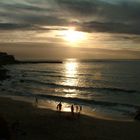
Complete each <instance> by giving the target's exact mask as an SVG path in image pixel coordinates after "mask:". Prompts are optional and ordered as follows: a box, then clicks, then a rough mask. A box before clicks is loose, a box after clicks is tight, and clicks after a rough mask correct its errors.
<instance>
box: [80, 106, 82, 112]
mask: <svg viewBox="0 0 140 140" xmlns="http://www.w3.org/2000/svg"><path fill="white" fill-rule="evenodd" d="M81 111H82V106H81V105H80V109H79V113H80V112H81Z"/></svg>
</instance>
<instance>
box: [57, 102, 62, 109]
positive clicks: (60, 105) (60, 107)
mask: <svg viewBox="0 0 140 140" xmlns="http://www.w3.org/2000/svg"><path fill="white" fill-rule="evenodd" d="M56 108H57V110H58V111H61V109H62V104H61V102H60V103H59V104H58V105H57V107H56Z"/></svg>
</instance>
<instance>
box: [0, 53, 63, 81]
mask: <svg viewBox="0 0 140 140" xmlns="http://www.w3.org/2000/svg"><path fill="white" fill-rule="evenodd" d="M37 63H52V64H54V63H63V62H62V61H53V60H52V61H51V60H50V61H43V60H42V61H20V60H16V59H15V57H14V56H13V55H9V54H7V53H6V52H0V81H3V80H5V79H7V78H9V76H8V74H7V72H8V70H7V69H5V68H4V67H3V66H4V65H9V64H37Z"/></svg>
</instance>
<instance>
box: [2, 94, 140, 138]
mask: <svg viewBox="0 0 140 140" xmlns="http://www.w3.org/2000/svg"><path fill="white" fill-rule="evenodd" d="M0 124H2V125H0V130H1V129H2V130H3V131H4V132H3V133H4V136H5V133H6V134H7V135H10V137H11V138H10V139H12V140H139V139H140V133H139V130H140V122H139V121H129V122H127V121H115V120H104V119H97V118H93V117H89V116H86V115H82V114H81V115H80V117H79V118H78V116H77V115H76V114H75V116H72V115H71V113H69V112H61V113H59V112H57V111H53V110H49V109H43V108H37V107H36V106H34V105H33V104H31V103H27V102H23V101H15V100H12V99H10V98H3V97H1V98H0ZM3 128H5V129H3ZM4 136H3V137H4ZM1 138H2V134H1V133H0V139H1ZM7 139H8V138H7Z"/></svg>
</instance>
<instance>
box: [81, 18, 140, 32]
mask: <svg viewBox="0 0 140 140" xmlns="http://www.w3.org/2000/svg"><path fill="white" fill-rule="evenodd" d="M79 28H80V30H83V31H87V32H106V33H120V34H124V33H125V34H137V35H140V28H139V25H138V24H126V23H117V22H94V21H90V22H84V23H82V24H81V25H79Z"/></svg>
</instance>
